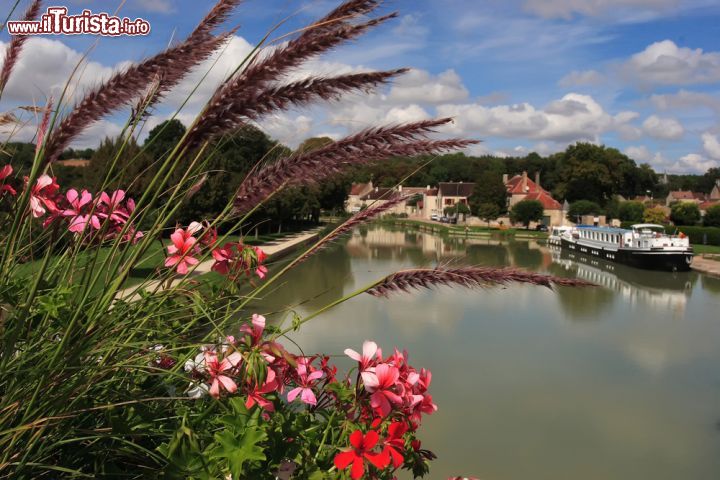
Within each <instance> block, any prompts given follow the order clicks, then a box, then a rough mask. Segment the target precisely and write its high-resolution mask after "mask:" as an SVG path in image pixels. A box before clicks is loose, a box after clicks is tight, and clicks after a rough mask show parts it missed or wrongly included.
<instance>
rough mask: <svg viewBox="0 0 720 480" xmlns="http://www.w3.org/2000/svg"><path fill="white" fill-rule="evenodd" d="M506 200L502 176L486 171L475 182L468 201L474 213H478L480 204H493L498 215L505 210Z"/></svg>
mask: <svg viewBox="0 0 720 480" xmlns="http://www.w3.org/2000/svg"><path fill="white" fill-rule="evenodd" d="M507 198H508V194H507V189H506V188H505V184H504V183H503V181H502V176H501V175H500V174H498V173H495V172H493V171H486V172H484V173H482V174H481V175H480V176H479V177H478V178H477V179H476V180H475V189H474V190H473V194H472V196H471V197H470V199H469V201H470V207H471V209H472V210H473V211H474V212H477V211H479V209H480V205H482V204H493V205H495V206H497V208H498V210H499V212H500V213H503V212H505V211H506V210H507ZM498 216H499V214H498ZM495 218H497V217H495Z"/></svg>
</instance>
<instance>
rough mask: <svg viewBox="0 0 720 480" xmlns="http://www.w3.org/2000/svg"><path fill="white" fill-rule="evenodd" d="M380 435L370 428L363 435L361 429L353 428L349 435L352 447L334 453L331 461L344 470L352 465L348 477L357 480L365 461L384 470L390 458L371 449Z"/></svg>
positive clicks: (363, 469)
mask: <svg viewBox="0 0 720 480" xmlns="http://www.w3.org/2000/svg"><path fill="white" fill-rule="evenodd" d="M379 439H380V436H379V435H378V433H377V432H376V431H375V430H370V431H369V432H367V433H366V434H365V435H363V433H362V431H361V430H355V431H354V432H353V433H352V434H351V435H350V445H351V446H352V448H351V449H350V450H348V451H345V452H340V453H338V454H337V455H335V458H334V460H333V463H335V467H336V468H337V469H338V470H345V469H346V468H347V467H349V466H350V465H352V468H351V470H350V478H352V479H353V480H359V479H360V478H362V476H363V475H365V461H366V460H367V461H368V462H370V463H371V464H373V465H375V467H377V468H379V469H380V470H384V469H385V468H387V466H388V465H389V463H390V458H389V457H388V455H387V454H386V453H385V452H382V453H374V452H373V451H372V450H373V448H375V445H377V443H378V440H379Z"/></svg>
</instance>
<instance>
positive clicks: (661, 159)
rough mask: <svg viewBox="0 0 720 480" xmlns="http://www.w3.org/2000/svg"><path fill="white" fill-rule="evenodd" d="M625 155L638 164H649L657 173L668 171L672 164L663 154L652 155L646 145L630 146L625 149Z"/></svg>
mask: <svg viewBox="0 0 720 480" xmlns="http://www.w3.org/2000/svg"><path fill="white" fill-rule="evenodd" d="M625 155H627V156H628V157H630V158H632V159H633V160H635V161H636V162H638V163H648V164H650V165H652V166H653V167H654V168H655V170H656V171H657V170H660V169H666V168H667V167H669V166H670V165H671V162H670V161H669V160H668V159H667V158H665V156H664V155H663V154H662V153H660V152H655V153H652V152H651V151H650V150H649V149H648V148H647V147H646V146H645V145H641V146H630V147H628V148H626V149H625Z"/></svg>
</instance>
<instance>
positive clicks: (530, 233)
mask: <svg viewBox="0 0 720 480" xmlns="http://www.w3.org/2000/svg"><path fill="white" fill-rule="evenodd" d="M381 223H382V224H385V225H393V226H400V227H410V228H418V229H421V230H427V231H431V232H437V233H446V234H449V235H474V236H503V237H517V238H539V239H545V238H547V236H548V234H547V233H546V232H537V231H535V230H525V229H519V228H508V229H505V230H500V229H499V228H489V227H478V226H473V227H470V226H468V227H466V226H465V225H448V224H443V223H437V222H429V221H427V222H426V221H421V220H410V219H403V218H387V219H383V220H381Z"/></svg>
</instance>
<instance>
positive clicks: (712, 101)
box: [650, 90, 720, 112]
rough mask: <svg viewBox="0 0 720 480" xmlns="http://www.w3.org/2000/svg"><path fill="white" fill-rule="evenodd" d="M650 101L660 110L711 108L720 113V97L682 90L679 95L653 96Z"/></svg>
mask: <svg viewBox="0 0 720 480" xmlns="http://www.w3.org/2000/svg"><path fill="white" fill-rule="evenodd" d="M650 101H651V102H652V103H653V105H654V106H655V108H657V109H658V110H673V109H678V110H679V109H694V108H709V109H711V110H714V111H716V112H720V96H718V95H711V94H709V93H700V92H692V91H689V90H680V91H678V92H677V93H669V94H660V95H652V96H651V97H650Z"/></svg>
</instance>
